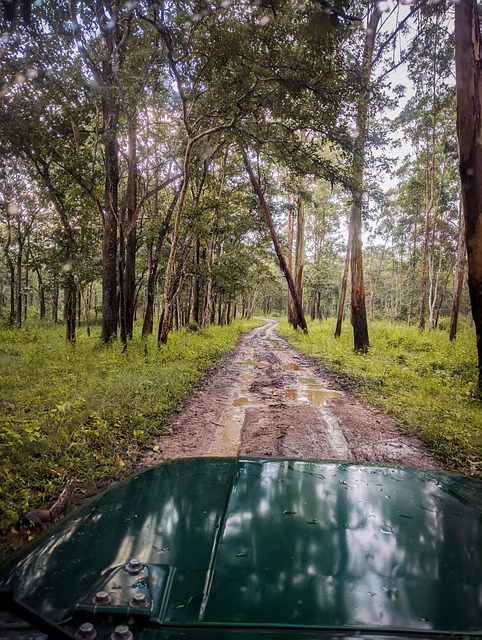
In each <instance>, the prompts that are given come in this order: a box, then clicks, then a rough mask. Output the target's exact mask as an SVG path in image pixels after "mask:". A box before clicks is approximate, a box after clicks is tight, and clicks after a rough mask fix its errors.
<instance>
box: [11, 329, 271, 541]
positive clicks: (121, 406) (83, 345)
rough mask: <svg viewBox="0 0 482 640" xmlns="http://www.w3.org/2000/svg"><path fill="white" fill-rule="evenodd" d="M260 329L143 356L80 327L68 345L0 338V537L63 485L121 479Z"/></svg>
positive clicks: (198, 338) (29, 336)
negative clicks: (189, 398) (207, 378)
mask: <svg viewBox="0 0 482 640" xmlns="http://www.w3.org/2000/svg"><path fill="white" fill-rule="evenodd" d="M259 324H261V323H260V322H257V321H240V320H238V321H235V322H234V323H233V324H232V325H231V326H229V327H222V328H220V327H211V328H210V329H208V330H207V331H204V332H202V333H197V332H187V331H184V330H183V331H180V332H172V333H171V334H170V336H169V340H168V343H167V345H165V346H164V347H162V348H161V349H157V346H156V343H155V338H154V337H152V338H150V339H149V341H148V343H147V352H146V349H145V345H144V343H143V342H142V340H141V339H140V338H134V340H133V341H132V342H131V343H129V345H128V349H127V350H126V351H123V350H122V345H121V344H119V343H116V344H113V345H111V346H109V347H102V346H101V345H100V342H99V338H98V337H97V336H96V337H92V338H88V337H87V336H86V335H85V333H84V332H83V331H82V329H81V330H80V331H79V336H78V339H77V343H76V344H75V345H68V344H67V343H66V342H65V340H64V332H65V330H64V328H63V327H53V326H50V327H47V326H42V325H41V324H40V323H37V324H34V323H32V324H28V325H27V326H26V328H23V329H15V330H9V329H5V330H0V536H1V535H2V532H3V533H5V532H6V531H7V530H8V529H11V527H12V526H14V525H15V524H16V523H17V522H18V521H19V518H21V517H22V515H23V514H25V513H26V512H28V511H29V510H31V509H34V508H38V507H40V506H45V505H49V504H51V503H52V502H53V500H55V499H56V497H57V496H58V495H59V493H60V492H61V490H62V488H63V486H64V485H65V483H66V482H67V481H68V480H71V479H73V478H75V479H77V480H78V482H79V483H80V484H83V485H85V486H88V487H90V488H94V489H96V490H97V489H101V488H103V487H105V486H106V485H107V484H108V483H109V482H113V481H116V480H118V479H120V478H121V477H123V476H125V475H127V474H128V473H129V471H130V470H131V468H132V462H133V457H134V456H135V451H136V449H137V448H138V447H139V446H140V445H142V444H144V443H147V442H149V441H150V440H152V439H153V438H155V437H156V436H159V435H160V434H162V432H163V429H164V427H165V425H166V423H167V421H168V419H169V417H170V416H171V415H172V414H173V413H174V412H175V411H176V410H178V408H179V406H180V404H181V401H182V400H183V398H184V397H185V396H186V395H187V394H188V393H189V392H190V391H191V390H192V387H193V385H194V384H195V383H196V382H197V381H199V380H200V379H201V378H202V377H203V376H204V374H205V373H206V372H207V370H208V369H209V368H211V367H212V366H213V364H214V363H215V362H216V361H217V360H218V359H219V358H220V357H222V356H223V355H224V354H226V353H227V352H229V351H231V350H232V349H233V348H234V347H235V346H236V344H237V341H238V339H239V336H240V334H241V333H242V332H245V331H248V330H249V329H251V328H252V327H254V326H257V325H259ZM0 546H1V545H0ZM7 550H8V551H10V549H7ZM3 551H4V552H5V549H3ZM0 553H1V549H0Z"/></svg>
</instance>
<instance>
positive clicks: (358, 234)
mask: <svg viewBox="0 0 482 640" xmlns="http://www.w3.org/2000/svg"><path fill="white" fill-rule="evenodd" d="M381 15H382V14H381V12H380V9H379V8H378V5H375V8H374V9H373V13H372V15H371V17H370V20H369V22H368V27H367V30H366V36H365V46H364V51H363V67H362V74H363V80H362V87H361V91H360V96H359V99H358V104H357V117H356V131H357V137H356V138H355V148H354V158H353V194H352V195H353V201H352V205H351V212H350V226H351V228H352V247H351V258H350V266H351V321H352V325H353V342H354V348H355V351H361V352H363V353H366V352H367V351H368V348H369V346H370V342H369V339H368V325H367V312H366V305H365V285H364V282H363V253H362V204H363V180H364V173H365V147H366V141H367V133H368V107H369V104H370V94H371V91H370V79H371V72H372V63H373V51H374V47H375V38H376V33H377V28H378V23H379V21H380V18H381Z"/></svg>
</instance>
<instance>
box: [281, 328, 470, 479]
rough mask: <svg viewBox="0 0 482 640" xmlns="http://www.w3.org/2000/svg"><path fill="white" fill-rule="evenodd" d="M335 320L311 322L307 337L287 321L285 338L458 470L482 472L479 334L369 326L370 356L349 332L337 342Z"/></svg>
mask: <svg viewBox="0 0 482 640" xmlns="http://www.w3.org/2000/svg"><path fill="white" fill-rule="evenodd" d="M334 330H335V321H331V320H328V321H323V322H317V321H315V322H311V323H309V325H308V331H309V332H308V335H304V334H303V333H302V332H300V331H294V330H293V329H292V328H291V327H290V326H289V325H288V323H287V322H286V321H282V322H281V323H280V324H279V325H278V331H279V333H280V334H281V335H282V336H284V337H285V338H287V339H288V340H289V342H290V343H291V344H292V345H293V346H294V347H296V348H297V349H298V350H299V351H301V352H302V353H305V354H306V355H308V356H310V357H312V358H313V359H314V360H316V361H317V362H319V363H320V364H323V365H325V366H326V367H327V368H328V369H329V370H331V371H333V372H334V373H336V374H337V375H338V376H339V377H340V378H341V379H342V380H344V381H345V382H347V383H348V384H349V385H350V387H351V388H352V389H353V391H354V392H355V393H356V395H357V396H359V397H360V398H361V399H362V400H364V401H366V402H369V403H371V404H373V405H375V406H377V407H379V408H381V409H383V410H384V411H386V412H387V413H389V414H390V415H391V416H392V417H393V418H395V420H396V421H397V423H398V424H399V425H400V427H401V428H402V429H403V430H405V431H407V432H410V433H415V434H417V435H418V436H419V437H420V439H421V440H422V442H423V443H424V444H425V445H426V446H427V448H428V449H430V450H431V451H432V452H433V453H434V454H435V455H436V456H438V457H440V458H442V459H443V460H444V461H445V462H446V463H447V464H448V465H450V466H452V467H453V468H455V469H458V470H470V471H472V472H473V473H478V474H479V475H480V474H481V473H482V402H481V401H480V400H478V399H476V398H475V397H474V390H475V385H476V382H477V354H476V343H475V335H474V331H473V329H471V328H470V327H463V328H462V329H461V330H460V331H459V333H458V336H457V339H456V341H455V342H453V343H451V342H450V340H449V337H448V333H447V332H446V331H440V330H437V331H433V332H431V333H427V332H421V331H420V330H419V329H418V328H415V327H407V326H406V325H393V324H389V323H387V322H375V323H372V324H370V327H369V331H370V344H371V348H370V351H369V353H368V354H367V355H363V354H359V353H356V352H354V351H353V334H352V330H351V327H350V326H349V325H348V324H347V325H345V327H344V329H343V332H342V336H341V338H340V339H338V340H336V339H335V338H334V337H333V334H334Z"/></svg>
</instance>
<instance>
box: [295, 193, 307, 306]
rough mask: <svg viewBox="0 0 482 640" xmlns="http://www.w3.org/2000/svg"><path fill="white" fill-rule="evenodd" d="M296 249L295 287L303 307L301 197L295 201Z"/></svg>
mask: <svg viewBox="0 0 482 640" xmlns="http://www.w3.org/2000/svg"><path fill="white" fill-rule="evenodd" d="M296 205H297V206H296V213H297V216H296V248H295V278H294V280H295V287H296V292H297V293H298V297H299V299H300V304H301V306H303V270H304V267H305V203H304V202H303V200H302V198H301V195H298V197H297V199H296Z"/></svg>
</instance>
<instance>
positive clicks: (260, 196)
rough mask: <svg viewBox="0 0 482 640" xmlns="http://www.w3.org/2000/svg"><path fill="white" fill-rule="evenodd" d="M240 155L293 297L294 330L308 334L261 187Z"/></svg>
mask: <svg viewBox="0 0 482 640" xmlns="http://www.w3.org/2000/svg"><path fill="white" fill-rule="evenodd" d="M242 154H243V160H244V166H245V167H246V172H247V174H248V176H249V179H250V181H251V184H252V187H253V191H254V192H255V194H256V195H257V196H258V200H259V203H260V205H261V210H262V211H263V215H264V219H265V222H266V224H267V226H268V229H269V231H270V234H271V240H272V241H273V246H274V250H275V252H276V255H277V257H278V261H279V264H280V267H281V271H282V272H283V274H284V276H285V278H286V281H287V282H288V287H289V290H290V293H291V295H292V297H293V302H294V304H295V309H296V314H297V318H296V325H294V326H295V328H297V327H301V329H302V330H303V331H304V332H305V333H308V327H307V325H306V320H305V314H304V312H303V305H302V304H301V300H300V298H299V296H298V292H297V290H296V285H295V282H294V280H293V276H292V275H291V271H290V270H289V268H288V264H287V262H286V259H285V257H284V255H283V251H282V250H281V245H280V243H279V240H278V235H277V233H276V229H275V228H274V224H273V219H272V218H271V214H270V211H269V208H268V204H267V203H266V200H265V199H264V195H263V192H262V190H261V187H260V185H259V183H258V181H257V179H256V176H255V175H254V171H253V168H252V167H251V164H250V162H249V158H248V155H247V153H246V151H245V150H244V149H243V150H242Z"/></svg>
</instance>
